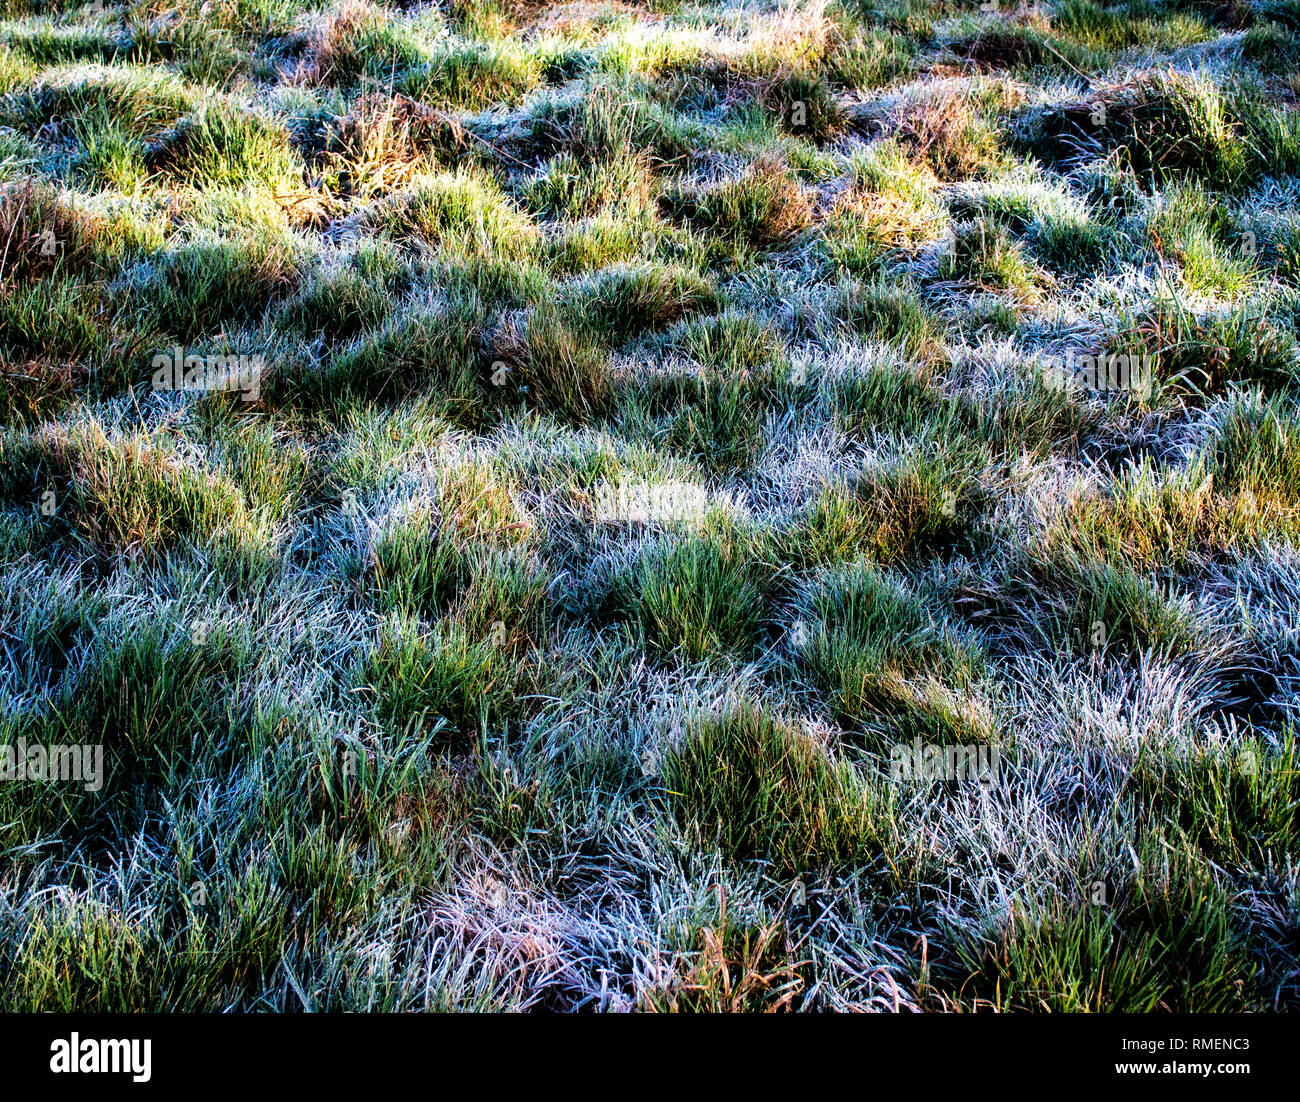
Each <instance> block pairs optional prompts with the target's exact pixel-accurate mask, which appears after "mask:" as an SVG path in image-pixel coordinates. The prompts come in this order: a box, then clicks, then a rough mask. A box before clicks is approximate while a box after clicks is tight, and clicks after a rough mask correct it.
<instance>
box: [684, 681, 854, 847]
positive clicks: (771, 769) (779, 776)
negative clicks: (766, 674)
mask: <svg viewBox="0 0 1300 1102" xmlns="http://www.w3.org/2000/svg"><path fill="white" fill-rule="evenodd" d="M663 782H664V786H665V788H667V789H668V792H669V799H670V800H671V801H672V807H673V810H674V812H675V814H676V815H677V817H678V820H679V821H680V822H681V823H682V825H683V827H684V828H685V829H687V830H689V831H692V832H694V833H695V834H697V835H698V836H699V838H700V840H701V841H702V842H704V843H706V844H707V843H714V844H716V845H718V846H719V848H721V849H722V850H723V851H724V852H725V853H727V854H728V855H729V856H731V857H734V858H737V859H742V860H743V859H744V858H747V857H753V856H761V857H763V858H765V859H767V860H769V861H771V862H773V863H774V864H775V865H777V866H778V867H780V868H782V869H788V870H795V871H797V870H800V869H808V868H815V867H820V866H823V865H828V864H830V865H834V864H842V863H844V862H847V861H852V860H854V859H855V858H858V857H860V856H861V855H862V854H863V853H864V852H865V851H866V850H867V849H868V847H870V846H871V845H872V843H873V842H874V841H875V835H876V830H877V829H878V828H877V816H878V809H877V807H876V800H877V799H878V798H879V797H877V796H876V794H875V793H873V792H872V791H871V790H870V789H869V788H868V787H867V786H866V785H865V784H864V783H863V781H862V779H861V778H860V777H859V776H858V775H857V773H856V772H855V771H854V770H853V769H852V767H850V766H848V765H846V764H844V763H841V762H837V761H835V760H834V759H833V758H832V757H831V756H830V755H829V754H828V753H827V751H826V750H825V749H824V748H823V747H821V746H819V745H818V744H817V743H816V742H815V741H813V740H812V739H811V738H809V736H808V735H806V734H804V733H802V732H800V731H798V730H797V729H795V728H793V727H791V726H790V725H789V724H787V723H785V722H783V721H781V720H780V719H776V718H774V717H773V716H772V715H770V714H769V713H768V712H767V711H765V710H764V709H763V708H762V707H760V706H759V705H757V704H754V703H752V702H746V703H742V704H739V705H736V706H734V707H733V708H732V709H731V710H729V711H727V712H724V713H722V714H721V715H718V716H716V717H710V718H708V719H703V720H700V721H698V722H697V723H696V724H694V725H693V726H692V727H691V728H690V729H688V731H687V732H686V735H685V737H684V738H683V740H682V742H681V744H680V745H679V746H677V747H674V749H673V751H672V753H671V754H670V755H669V756H668V758H667V759H666V760H665V763H664V778H663Z"/></svg>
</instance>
